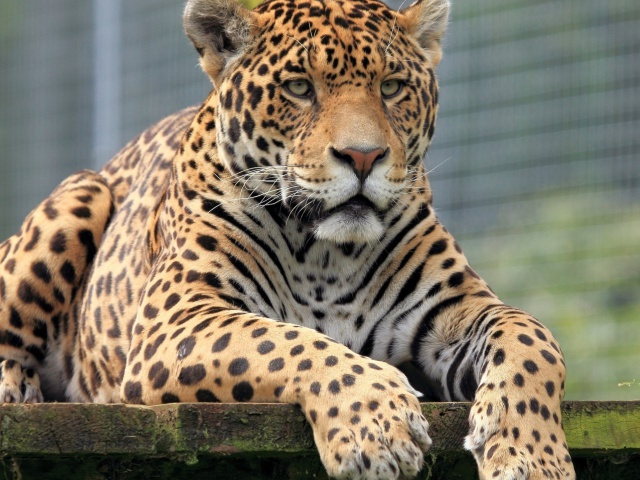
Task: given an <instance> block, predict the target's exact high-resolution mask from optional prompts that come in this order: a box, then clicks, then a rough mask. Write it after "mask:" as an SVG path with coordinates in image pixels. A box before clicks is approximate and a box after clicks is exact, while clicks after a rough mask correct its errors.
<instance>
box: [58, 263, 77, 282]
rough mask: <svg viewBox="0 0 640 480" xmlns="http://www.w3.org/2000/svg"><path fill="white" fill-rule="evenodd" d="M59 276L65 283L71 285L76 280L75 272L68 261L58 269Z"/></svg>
mask: <svg viewBox="0 0 640 480" xmlns="http://www.w3.org/2000/svg"><path fill="white" fill-rule="evenodd" d="M60 275H61V276H62V278H63V279H64V281H65V282H67V283H69V284H73V282H74V281H75V279H76V270H75V268H73V264H72V263H71V262H69V261H68V260H67V261H65V262H64V263H63V264H62V266H61V267H60Z"/></svg>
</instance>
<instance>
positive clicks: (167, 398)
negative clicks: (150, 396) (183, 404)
mask: <svg viewBox="0 0 640 480" xmlns="http://www.w3.org/2000/svg"><path fill="white" fill-rule="evenodd" d="M160 401H161V402H162V403H179V402H180V397H178V396H177V395H174V394H173V393H168V392H167V393H163V394H162V399H161V400H160Z"/></svg>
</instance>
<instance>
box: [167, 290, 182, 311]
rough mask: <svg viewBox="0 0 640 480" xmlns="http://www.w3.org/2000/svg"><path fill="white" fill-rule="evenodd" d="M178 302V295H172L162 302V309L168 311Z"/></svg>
mask: <svg viewBox="0 0 640 480" xmlns="http://www.w3.org/2000/svg"><path fill="white" fill-rule="evenodd" d="M179 301H180V295H178V294H177V293H172V294H171V295H169V296H168V297H167V300H166V301H165V302H164V309H165V310H169V309H170V308H173V307H175V305H176V303H178V302H179Z"/></svg>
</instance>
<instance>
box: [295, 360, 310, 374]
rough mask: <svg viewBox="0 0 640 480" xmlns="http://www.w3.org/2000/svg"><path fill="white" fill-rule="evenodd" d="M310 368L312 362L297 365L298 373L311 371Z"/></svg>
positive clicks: (303, 361)
mask: <svg viewBox="0 0 640 480" xmlns="http://www.w3.org/2000/svg"><path fill="white" fill-rule="evenodd" d="M312 366H313V362H312V361H311V360H309V359H307V360H302V361H301V362H300V363H298V371H299V372H303V371H305V370H311V367H312Z"/></svg>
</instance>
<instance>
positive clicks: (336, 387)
mask: <svg viewBox="0 0 640 480" xmlns="http://www.w3.org/2000/svg"><path fill="white" fill-rule="evenodd" d="M329 391H330V392H331V393H333V394H334V395H338V394H339V393H340V382H338V381H337V380H331V382H329Z"/></svg>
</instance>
